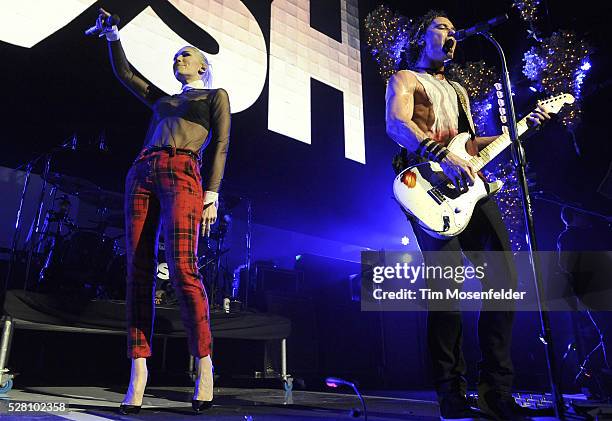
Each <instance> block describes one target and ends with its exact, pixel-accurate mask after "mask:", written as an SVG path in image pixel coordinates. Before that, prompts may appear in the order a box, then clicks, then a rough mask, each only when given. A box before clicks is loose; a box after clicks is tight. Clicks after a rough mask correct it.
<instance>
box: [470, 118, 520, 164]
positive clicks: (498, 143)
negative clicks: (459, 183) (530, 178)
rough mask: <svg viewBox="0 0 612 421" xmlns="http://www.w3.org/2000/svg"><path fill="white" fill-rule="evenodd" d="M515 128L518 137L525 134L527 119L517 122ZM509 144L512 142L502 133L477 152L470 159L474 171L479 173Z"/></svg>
mask: <svg viewBox="0 0 612 421" xmlns="http://www.w3.org/2000/svg"><path fill="white" fill-rule="evenodd" d="M516 126H517V129H518V135H519V136H521V135H523V133H525V132H526V131H527V129H528V128H529V127H528V126H527V118H526V117H525V118H524V119H522V120H521V121H519V122H518V123H517V124H516ZM511 144H512V141H511V140H510V136H509V135H508V134H506V133H504V134H502V135H501V136H499V137H498V138H497V139H495V140H494V141H493V142H491V143H489V144H488V145H487V146H486V147H485V148H483V149H482V150H481V151H480V152H478V155H476V156H474V157H473V158H472V159H470V164H472V166H473V167H474V169H475V170H476V171H479V170H481V169H482V167H484V166H485V165H487V164H488V163H489V162H491V160H493V158H495V157H496V156H497V155H499V154H500V153H501V152H502V151H503V150H504V149H506V148H507V147H508V146H510V145H511Z"/></svg>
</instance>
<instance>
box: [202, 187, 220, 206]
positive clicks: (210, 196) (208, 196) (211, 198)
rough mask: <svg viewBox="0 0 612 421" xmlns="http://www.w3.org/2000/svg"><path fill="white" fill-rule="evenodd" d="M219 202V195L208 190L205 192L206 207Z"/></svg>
mask: <svg viewBox="0 0 612 421" xmlns="http://www.w3.org/2000/svg"><path fill="white" fill-rule="evenodd" d="M218 200H219V193H217V192H214V191H208V190H206V191H205V192H204V206H206V205H208V204H210V203H216V202H217V201H218Z"/></svg>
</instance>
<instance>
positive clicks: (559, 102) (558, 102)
mask: <svg viewBox="0 0 612 421" xmlns="http://www.w3.org/2000/svg"><path fill="white" fill-rule="evenodd" d="M574 101H575V98H574V97H573V96H572V95H570V94H561V95H557V96H553V97H552V98H548V99H545V100H544V101H538V105H541V106H542V107H543V108H544V111H546V112H547V113H552V114H556V113H558V112H559V110H560V109H561V108H562V107H563V106H564V105H565V104H572V103H573V102H574Z"/></svg>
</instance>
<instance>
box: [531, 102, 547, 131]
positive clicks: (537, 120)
mask: <svg viewBox="0 0 612 421" xmlns="http://www.w3.org/2000/svg"><path fill="white" fill-rule="evenodd" d="M546 120H550V114H548V113H547V112H546V111H545V110H544V107H542V106H541V105H540V104H538V108H536V109H535V110H533V111H532V112H531V114H529V116H527V125H528V126H529V127H535V128H538V129H539V128H540V127H541V126H542V124H544V122H545V121H546Z"/></svg>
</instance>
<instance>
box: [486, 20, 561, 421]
mask: <svg viewBox="0 0 612 421" xmlns="http://www.w3.org/2000/svg"><path fill="white" fill-rule="evenodd" d="M479 34H480V35H482V36H483V37H484V38H486V39H487V40H489V41H490V42H491V43H492V44H493V45H494V46H495V48H496V49H497V52H498V53H499V58H500V61H501V66H502V81H501V82H502V87H503V91H504V96H505V99H506V108H507V110H508V112H507V114H508V131H509V135H510V140H511V141H512V151H513V156H514V164H515V166H516V171H517V174H518V179H519V185H520V191H521V199H522V202H523V211H524V214H525V228H526V230H527V247H528V249H529V257H530V259H531V263H532V269H533V276H534V283H535V291H536V298H537V300H538V311H539V313H540V327H541V329H542V332H541V334H540V340H541V341H542V343H543V344H544V350H545V354H546V362H547V368H548V379H549V383H550V390H551V395H552V402H553V407H554V410H555V417H556V418H557V419H564V411H565V406H564V404H563V395H562V394H561V390H560V388H559V383H558V378H557V364H556V360H555V354H554V348H553V342H552V334H551V330H550V318H549V314H548V308H547V305H546V302H545V301H544V300H543V297H542V294H541V291H543V285H542V271H541V266H540V259H539V255H538V253H537V252H538V246H537V242H536V233H535V226H534V222H533V213H532V208H531V199H530V198H529V188H528V187H527V173H526V166H527V160H526V158H525V150H524V149H523V145H522V143H521V140H520V139H519V137H518V130H517V127H516V115H515V114H514V103H513V100H512V88H511V83H510V73H509V71H508V65H507V63H506V57H505V55H504V51H503V49H502V47H501V45H500V44H499V42H497V40H496V39H495V38H493V36H492V35H491V33H489V32H486V31H482V32H479Z"/></svg>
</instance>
